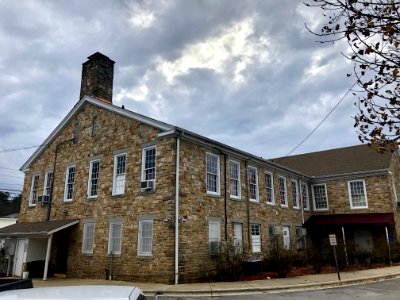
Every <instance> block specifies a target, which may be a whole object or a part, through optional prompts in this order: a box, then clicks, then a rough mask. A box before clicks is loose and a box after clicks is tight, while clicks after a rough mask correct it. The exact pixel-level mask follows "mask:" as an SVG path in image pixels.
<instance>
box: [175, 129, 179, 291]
mask: <svg viewBox="0 0 400 300" xmlns="http://www.w3.org/2000/svg"><path fill="white" fill-rule="evenodd" d="M179 148H180V139H179V135H177V137H176V170H175V281H174V283H175V284H178V283H179V160H180V159H179V158H180V157H179V150H180V149H179Z"/></svg>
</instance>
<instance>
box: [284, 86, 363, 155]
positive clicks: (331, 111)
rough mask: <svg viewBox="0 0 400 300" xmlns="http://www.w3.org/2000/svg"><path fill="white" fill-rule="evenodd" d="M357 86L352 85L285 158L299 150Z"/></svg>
mask: <svg viewBox="0 0 400 300" xmlns="http://www.w3.org/2000/svg"><path fill="white" fill-rule="evenodd" d="M356 84H357V81H356V82H354V83H353V85H352V86H351V87H350V88H349V89H348V90H347V92H346V93H345V94H344V95H343V97H342V98H340V100H339V101H338V102H337V103H336V105H335V106H334V107H333V108H332V109H331V110H330V111H329V112H328V114H327V115H326V116H325V117H324V118H323V119H322V120H321V122H319V123H318V125H317V126H315V128H314V129H313V130H311V132H310V133H309V134H307V135H306V137H305V138H304V139H302V140H301V142H300V143H298V144H297V146H296V147H294V148H293V149H292V150H291V151H290V152H289V153H288V154H286V156H289V155H290V154H292V153H293V152H294V151H295V150H296V149H297V148H299V147H300V146H301V145H302V144H303V143H304V142H305V141H306V140H307V139H308V138H309V137H310V136H311V135H312V134H313V133H314V132H315V131H316V130H317V129H318V128H319V127H320V126H321V125H322V123H324V122H325V121H326V119H328V117H329V116H330V115H331V114H332V113H333V111H334V110H335V109H336V108H337V107H338V106H339V104H340V103H342V101H343V100H344V98H346V96H347V94H348V93H350V92H351V90H352V88H353V87H354V86H355V85H356Z"/></svg>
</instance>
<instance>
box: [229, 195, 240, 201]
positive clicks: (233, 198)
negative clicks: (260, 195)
mask: <svg viewBox="0 0 400 300" xmlns="http://www.w3.org/2000/svg"><path fill="white" fill-rule="evenodd" d="M229 199H231V200H233V201H242V197H232V196H231V197H229Z"/></svg>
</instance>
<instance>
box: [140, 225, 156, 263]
mask: <svg viewBox="0 0 400 300" xmlns="http://www.w3.org/2000/svg"><path fill="white" fill-rule="evenodd" d="M152 251H153V220H143V221H139V239H138V255H144V256H151V255H152Z"/></svg>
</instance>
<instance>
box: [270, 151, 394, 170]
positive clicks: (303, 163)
mask: <svg viewBox="0 0 400 300" xmlns="http://www.w3.org/2000/svg"><path fill="white" fill-rule="evenodd" d="M391 157H392V152H390V150H388V151H385V152H384V153H378V152H376V150H375V149H374V148H373V147H370V146H368V145H357V146H352V147H346V148H338V149H331V150H326V151H320V152H312V153H306V154H300V155H294V156H287V157H280V158H274V159H271V161H272V162H274V163H278V164H280V165H283V166H285V167H288V168H291V169H293V170H296V171H299V172H301V173H303V174H304V175H307V176H315V177H318V176H332V175H340V174H349V173H357V172H368V171H378V170H384V169H388V168H389V166H390V160H391Z"/></svg>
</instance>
